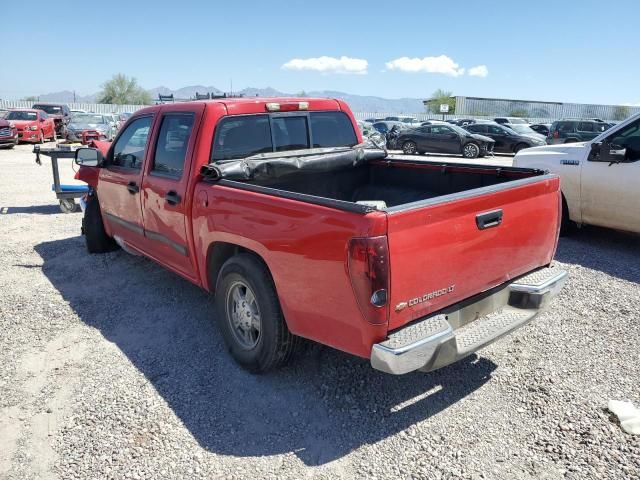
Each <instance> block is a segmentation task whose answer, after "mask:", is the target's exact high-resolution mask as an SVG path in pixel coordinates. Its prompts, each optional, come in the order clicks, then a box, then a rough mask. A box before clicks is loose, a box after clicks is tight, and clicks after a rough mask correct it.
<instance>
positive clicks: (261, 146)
mask: <svg viewBox="0 0 640 480" xmlns="http://www.w3.org/2000/svg"><path fill="white" fill-rule="evenodd" d="M272 135H273V141H272ZM310 139H313V147H314V148H317V147H322V148H325V147H351V146H353V145H356V144H357V143H358V140H357V137H356V133H355V131H354V129H353V125H352V124H351V120H350V119H349V117H348V116H347V115H346V114H345V113H343V112H310V113H309V114H308V115H306V114H305V115H277V114H276V115H273V116H270V115H268V114H264V115H238V116H230V117H226V118H223V119H222V120H220V123H219V124H218V126H217V128H216V133H215V139H214V145H213V151H212V154H211V160H212V161H218V160H231V159H235V158H244V157H249V156H251V155H257V154H260V153H267V152H279V151H287V150H300V149H305V148H310Z"/></svg>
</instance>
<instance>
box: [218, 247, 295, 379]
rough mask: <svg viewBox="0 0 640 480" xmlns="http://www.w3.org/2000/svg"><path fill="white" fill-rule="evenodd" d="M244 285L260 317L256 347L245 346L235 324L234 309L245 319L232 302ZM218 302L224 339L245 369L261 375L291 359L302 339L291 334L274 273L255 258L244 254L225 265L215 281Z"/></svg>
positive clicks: (234, 356) (219, 320)
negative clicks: (249, 292)
mask: <svg viewBox="0 0 640 480" xmlns="http://www.w3.org/2000/svg"><path fill="white" fill-rule="evenodd" d="M242 285H244V286H246V287H248V288H249V289H250V291H251V293H252V297H253V298H254V299H255V302H254V306H256V307H257V312H258V316H259V318H260V320H259V323H260V329H259V334H258V335H257V339H256V340H255V344H254V345H248V344H247V342H244V343H243V341H242V340H241V339H240V337H241V336H242V333H239V326H237V325H234V320H233V315H234V312H233V311H232V309H233V308H236V311H235V313H236V315H238V316H239V317H242V318H244V316H243V315H244V313H242V312H241V311H239V310H240V308H241V307H240V305H238V304H237V303H236V302H235V301H234V299H233V294H234V292H235V290H234V289H238V288H240V289H241V288H242ZM246 291H247V290H246V289H245V292H246ZM242 298H246V297H242ZM215 303H216V313H217V315H216V317H217V318H216V320H217V323H218V327H219V328H220V331H221V333H222V337H223V338H224V341H225V343H226V345H227V348H228V349H229V353H231V356H232V357H233V358H234V360H235V361H236V362H238V364H240V365H241V366H242V367H243V368H245V369H247V370H249V371H250V372H253V373H262V372H267V371H269V370H273V369H275V368H277V367H280V366H282V365H284V364H285V363H287V362H288V361H289V360H290V358H291V356H292V355H293V353H294V352H295V350H296V346H297V345H298V340H299V339H298V337H296V336H295V335H293V334H292V333H291V332H289V329H288V328H287V324H286V322H285V320H284V316H283V315H282V310H281V308H280V301H279V300H278V295H277V293H276V289H275V286H274V284H273V279H272V278H271V274H270V273H269V270H268V269H267V267H266V266H265V265H264V264H263V263H262V262H261V261H259V260H258V259H257V258H256V257H254V256H253V255H251V254H248V253H241V254H239V255H236V256H234V257H231V258H230V259H229V260H227V261H226V262H225V264H224V265H223V266H222V269H221V270H220V274H219V275H218V280H217V282H216V292H215ZM242 307H244V302H243V303H242ZM247 308H248V307H247ZM254 311H255V309H254ZM236 318H237V317H236ZM252 322H253V320H250V321H249V323H252Z"/></svg>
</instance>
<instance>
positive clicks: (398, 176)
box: [247, 160, 544, 211]
mask: <svg viewBox="0 0 640 480" xmlns="http://www.w3.org/2000/svg"><path fill="white" fill-rule="evenodd" d="M543 174H544V172H542V171H540V170H533V169H517V168H508V167H506V168H505V167H491V166H487V167H485V166H478V165H461V164H447V163H436V162H412V161H406V160H391V161H390V160H385V161H376V162H371V163H367V164H363V165H360V166H357V167H354V168H346V169H340V170H337V171H328V172H313V173H311V172H300V173H294V174H290V175H287V176H285V177H283V178H265V179H261V180H259V181H248V182H247V184H248V185H253V186H261V187H267V188H269V189H275V190H280V191H284V192H290V193H294V194H295V193H298V194H303V195H311V196H314V197H319V198H324V199H331V200H337V201H339V202H349V203H356V204H358V203H359V202H362V203H360V205H362V206H363V207H365V208H364V210H366V207H367V206H368V205H369V204H368V203H367V202H384V204H385V205H386V208H381V209H383V210H387V211H398V210H403V209H406V208H415V207H419V206H421V205H424V202H423V201H425V200H434V199H437V198H438V197H448V198H444V199H442V201H448V200H451V199H453V198H462V197H463V196H464V195H460V194H462V193H464V192H469V191H472V190H477V189H484V190H480V191H476V192H473V193H472V194H481V193H482V192H483V191H487V189H489V190H492V191H494V190H496V188H494V189H491V188H490V187H496V186H498V189H499V186H500V185H503V184H505V183H508V182H513V181H515V180H523V179H528V178H532V177H538V176H541V175H543ZM534 181H535V180H534ZM520 183H523V182H520ZM524 183H526V180H525V182H524ZM510 186H511V185H508V186H505V187H506V188H509V187H510ZM451 195H454V196H453V197H451ZM305 199H306V198H305ZM306 200H309V199H306ZM432 203H433V202H432ZM339 205H340V204H338V206H339ZM378 209H380V208H378Z"/></svg>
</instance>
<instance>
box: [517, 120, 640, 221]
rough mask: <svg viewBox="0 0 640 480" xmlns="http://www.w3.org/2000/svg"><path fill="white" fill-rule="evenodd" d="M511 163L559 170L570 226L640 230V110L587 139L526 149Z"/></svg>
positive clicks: (565, 210)
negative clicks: (639, 186) (639, 192)
mask: <svg viewBox="0 0 640 480" xmlns="http://www.w3.org/2000/svg"><path fill="white" fill-rule="evenodd" d="M513 164H514V166H517V167H526V168H539V169H543V170H548V171H549V172H552V173H555V174H557V175H559V176H560V180H561V189H562V199H563V216H564V219H563V229H564V230H565V231H566V232H568V231H570V230H571V228H572V227H573V225H574V224H588V225H597V226H601V227H607V228H614V229H618V230H625V231H630V232H636V233H640V195H638V182H639V181H640V115H634V116H632V117H630V118H629V119H627V120H626V121H625V122H622V123H620V124H619V125H616V126H614V127H613V128H611V129H609V130H605V131H604V132H602V133H601V134H600V135H598V136H597V137H596V138H594V139H593V140H591V141H588V142H576V143H569V144H562V145H548V146H544V147H535V148H528V149H526V150H522V151H521V152H518V153H517V155H516V156H515V158H514V160H513Z"/></svg>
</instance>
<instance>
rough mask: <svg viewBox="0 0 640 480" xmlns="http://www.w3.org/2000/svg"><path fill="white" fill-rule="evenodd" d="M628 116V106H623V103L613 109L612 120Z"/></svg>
mask: <svg viewBox="0 0 640 480" xmlns="http://www.w3.org/2000/svg"><path fill="white" fill-rule="evenodd" d="M628 116H629V107H625V106H624V105H618V106H617V107H616V108H615V110H614V111H613V119H614V120H624V119H625V118H627V117H628Z"/></svg>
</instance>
